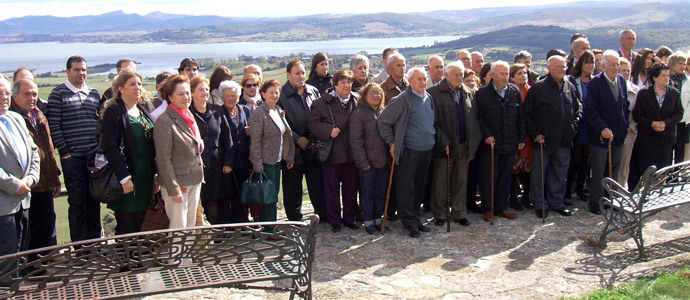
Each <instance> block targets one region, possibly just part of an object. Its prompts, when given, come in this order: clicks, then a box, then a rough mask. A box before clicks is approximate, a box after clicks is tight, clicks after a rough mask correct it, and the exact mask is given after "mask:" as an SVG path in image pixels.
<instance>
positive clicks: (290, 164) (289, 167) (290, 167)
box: [287, 163, 295, 170]
mask: <svg viewBox="0 0 690 300" xmlns="http://www.w3.org/2000/svg"><path fill="white" fill-rule="evenodd" d="M294 165H295V164H292V163H288V164H287V168H288V170H290V169H292V167H293V166H294Z"/></svg>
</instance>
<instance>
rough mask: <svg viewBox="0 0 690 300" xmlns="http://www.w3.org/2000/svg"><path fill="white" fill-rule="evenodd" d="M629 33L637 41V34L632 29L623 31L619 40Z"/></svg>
mask: <svg viewBox="0 0 690 300" xmlns="http://www.w3.org/2000/svg"><path fill="white" fill-rule="evenodd" d="M628 33H632V35H633V36H634V37H635V39H637V34H636V33H635V31H633V30H632V29H630V28H628V29H623V30H621V32H620V33H619V34H618V39H622V38H623V37H624V36H625V35H626V34H628Z"/></svg>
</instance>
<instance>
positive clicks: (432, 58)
mask: <svg viewBox="0 0 690 300" xmlns="http://www.w3.org/2000/svg"><path fill="white" fill-rule="evenodd" d="M434 59H438V60H440V61H441V63H443V58H441V57H440V56H438V55H432V56H429V59H427V60H426V64H427V65H430V64H431V61H432V60H434Z"/></svg>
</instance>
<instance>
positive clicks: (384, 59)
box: [371, 48, 398, 84]
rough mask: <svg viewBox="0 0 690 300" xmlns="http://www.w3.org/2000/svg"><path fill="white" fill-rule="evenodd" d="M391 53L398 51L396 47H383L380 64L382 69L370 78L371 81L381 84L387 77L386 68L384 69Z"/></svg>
mask: <svg viewBox="0 0 690 300" xmlns="http://www.w3.org/2000/svg"><path fill="white" fill-rule="evenodd" d="M393 53H398V49H395V48H386V49H383V54H381V64H382V65H383V68H384V69H383V71H381V73H379V74H378V75H376V76H375V77H374V78H372V79H371V81H373V82H375V83H378V84H382V83H383V82H384V81H386V79H388V76H389V75H388V70H387V69H386V68H387V66H388V58H389V57H390V56H391V54H393Z"/></svg>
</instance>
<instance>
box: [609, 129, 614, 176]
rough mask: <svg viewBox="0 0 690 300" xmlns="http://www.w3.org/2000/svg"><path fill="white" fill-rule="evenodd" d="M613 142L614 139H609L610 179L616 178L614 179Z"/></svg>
mask: <svg viewBox="0 0 690 300" xmlns="http://www.w3.org/2000/svg"><path fill="white" fill-rule="evenodd" d="M611 142H613V138H610V139H609V178H614V177H613V159H612V158H611Z"/></svg>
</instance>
